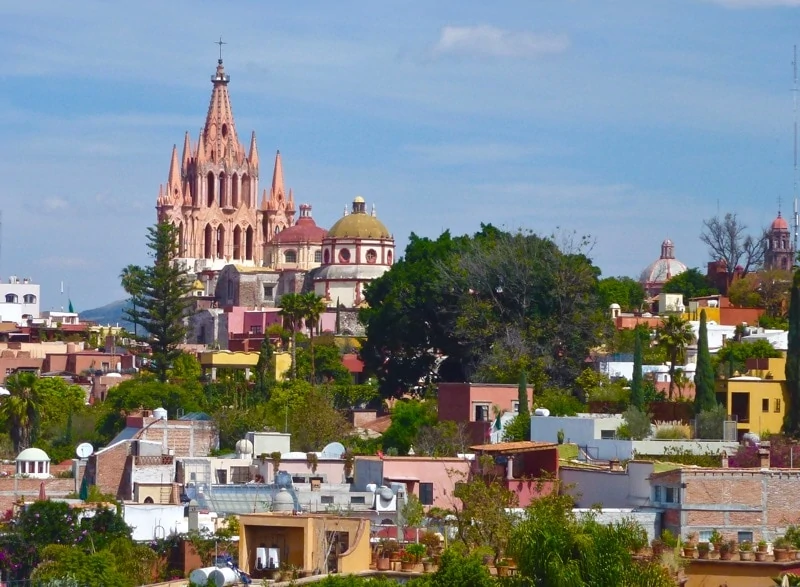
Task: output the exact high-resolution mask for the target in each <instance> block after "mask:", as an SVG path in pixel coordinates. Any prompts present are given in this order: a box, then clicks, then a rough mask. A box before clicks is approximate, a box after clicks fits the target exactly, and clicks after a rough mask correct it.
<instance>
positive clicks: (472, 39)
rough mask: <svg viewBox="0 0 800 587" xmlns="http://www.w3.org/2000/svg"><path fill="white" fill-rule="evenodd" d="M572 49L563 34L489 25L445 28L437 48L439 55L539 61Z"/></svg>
mask: <svg viewBox="0 0 800 587" xmlns="http://www.w3.org/2000/svg"><path fill="white" fill-rule="evenodd" d="M568 48H569V37H568V36H567V35H564V34H550V33H532V32H517V31H509V30H505V29H501V28H497V27H493V26H489V25H479V26H474V27H455V26H446V27H444V28H443V29H442V31H441V34H440V35H439V41H438V42H437V43H436V46H435V47H434V51H435V52H436V53H442V54H446V53H452V54H467V55H486V56H490V57H523V58H530V57H537V56H539V55H547V54H553V53H563V52H564V51H566V50H567V49H568Z"/></svg>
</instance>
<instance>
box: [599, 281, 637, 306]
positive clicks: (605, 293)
mask: <svg viewBox="0 0 800 587" xmlns="http://www.w3.org/2000/svg"><path fill="white" fill-rule="evenodd" d="M597 287H598V292H599V294H600V300H601V302H600V303H601V305H602V307H603V308H605V309H608V308H609V306H611V304H619V306H620V308H621V309H622V311H623V312H635V311H637V310H640V309H641V307H642V304H644V297H645V296H644V288H643V287H642V284H641V283H639V282H638V281H636V280H635V279H631V278H630V277H606V278H604V279H601V280H600V281H599V282H598V283H597Z"/></svg>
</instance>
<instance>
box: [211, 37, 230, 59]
mask: <svg viewBox="0 0 800 587" xmlns="http://www.w3.org/2000/svg"><path fill="white" fill-rule="evenodd" d="M214 44H215V45H219V62H220V64H221V63H222V46H223V45H227V44H228V43H226V42H225V41H223V40H222V35H220V37H219V41H214Z"/></svg>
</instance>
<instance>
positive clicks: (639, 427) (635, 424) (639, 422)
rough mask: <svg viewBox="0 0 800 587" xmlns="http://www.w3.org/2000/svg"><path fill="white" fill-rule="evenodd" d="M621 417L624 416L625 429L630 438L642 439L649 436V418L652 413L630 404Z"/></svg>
mask: <svg viewBox="0 0 800 587" xmlns="http://www.w3.org/2000/svg"><path fill="white" fill-rule="evenodd" d="M622 417H623V418H625V424H626V425H627V428H628V430H627V431H628V433H629V435H630V438H631V439H632V440H642V439H644V438H647V437H648V436H650V418H651V417H652V414H648V413H646V412H643V411H642V410H640V409H639V408H635V407H633V406H631V407H630V408H628V409H627V410H625V412H623V414H622Z"/></svg>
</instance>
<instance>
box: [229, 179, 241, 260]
mask: <svg viewBox="0 0 800 587" xmlns="http://www.w3.org/2000/svg"><path fill="white" fill-rule="evenodd" d="M231 206H233V207H234V208H238V207H239V176H238V175H237V174H235V173H234V174H233V175H232V176H231ZM237 258H238V257H237Z"/></svg>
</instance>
